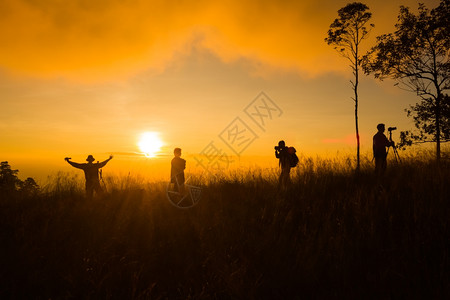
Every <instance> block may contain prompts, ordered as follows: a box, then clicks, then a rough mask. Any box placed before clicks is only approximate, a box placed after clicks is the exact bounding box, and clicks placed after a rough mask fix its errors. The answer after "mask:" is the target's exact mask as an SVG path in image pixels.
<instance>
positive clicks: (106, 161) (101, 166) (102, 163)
mask: <svg viewBox="0 0 450 300" xmlns="http://www.w3.org/2000/svg"><path fill="white" fill-rule="evenodd" d="M113 157H114V156H112V155H110V156H109V158H108V159H107V160H105V161H102V162H101V163H99V166H98V167H99V168H103V167H104V166H106V164H107V163H108V161H110V160H111V159H113Z"/></svg>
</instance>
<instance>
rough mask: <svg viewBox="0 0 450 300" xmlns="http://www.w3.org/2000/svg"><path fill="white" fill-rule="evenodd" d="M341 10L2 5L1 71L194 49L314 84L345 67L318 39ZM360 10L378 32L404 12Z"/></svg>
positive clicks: (13, 1)
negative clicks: (315, 78) (312, 78)
mask: <svg viewBox="0 0 450 300" xmlns="http://www.w3.org/2000/svg"><path fill="white" fill-rule="evenodd" d="M371 2H373V5H372V4H371ZM403 2H404V4H408V2H409V3H412V4H411V6H412V7H416V6H417V4H415V2H414V1H411V0H407V1H403ZM429 2H433V3H437V2H438V1H429ZM346 3H347V2H346V1H333V0H326V1H315V0H308V1H282V2H276V1H268V0H265V1H261V0H259V1H257V0H252V1H244V2H242V1H238V0H228V1H220V2H212V1H205V0H199V1H163V0H159V1H149V0H129V1H123V0H122V1H119V0H103V1H100V0H97V1H90V0H72V1H65V0H47V1H39V0H3V1H2V2H1V3H0V45H1V46H0V66H1V67H3V68H5V69H8V70H12V71H15V72H25V73H31V74H36V75H40V76H45V75H47V76H49V75H50V76H53V75H56V76H71V77H83V78H85V77H97V76H105V75H107V74H108V75H111V74H130V73H134V72H137V71H140V70H144V69H148V68H156V69H161V68H164V67H165V65H166V64H167V63H168V62H170V61H171V60H172V58H173V57H174V56H175V55H187V54H188V53H189V52H190V49H192V46H193V45H194V46H200V47H204V48H207V49H209V50H211V51H212V52H213V53H215V54H216V55H218V56H219V57H220V58H221V59H222V60H223V61H224V62H230V61H234V60H236V59H238V58H241V57H245V58H249V59H252V60H255V61H259V62H262V63H263V64H267V65H270V66H276V67H278V68H283V69H286V68H288V69H292V70H298V71H301V72H303V73H305V74H309V75H315V74H319V73H321V72H323V71H324V70H328V71H329V70H342V69H346V68H347V66H346V63H345V61H344V60H342V59H341V58H340V57H339V56H338V55H336V54H335V53H334V52H333V50H332V49H331V47H329V46H327V45H326V43H325V42H324V40H323V39H324V37H325V35H326V32H327V29H328V26H329V24H330V23H331V22H332V21H333V19H334V18H335V17H336V16H337V10H338V9H339V8H341V7H343V6H345V4H346ZM367 4H368V5H369V7H370V8H371V10H372V12H373V13H374V22H375V23H376V22H377V21H376V20H378V21H380V22H386V21H385V20H384V19H383V18H387V15H386V12H389V14H390V15H389V20H390V23H392V24H393V23H394V22H395V20H396V15H397V12H398V6H399V5H400V4H401V3H400V2H399V3H396V1H390V3H389V4H383V5H381V4H376V1H375V0H371V1H367ZM372 6H373V7H372ZM376 9H378V10H379V11H383V16H382V17H383V18H378V19H376V20H375V16H376V13H377V11H376ZM377 26H378V25H377Z"/></svg>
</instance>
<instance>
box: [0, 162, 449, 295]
mask: <svg viewBox="0 0 450 300" xmlns="http://www.w3.org/2000/svg"><path fill="white" fill-rule="evenodd" d="M291 178H292V184H291V186H290V187H289V188H288V189H287V190H280V189H278V187H277V180H278V178H277V173H276V172H275V171H271V172H269V171H265V170H258V169H252V170H242V171H239V172H230V173H229V174H227V175H220V176H210V177H207V176H193V177H191V179H190V184H192V185H195V186H197V187H199V188H201V198H200V200H199V202H198V204H197V205H195V206H193V207H192V208H189V209H179V208H177V207H175V206H174V205H172V204H171V203H170V202H169V200H168V198H167V193H166V189H167V183H165V182H147V181H145V180H142V179H140V178H137V177H136V178H135V177H133V176H132V175H131V176H128V177H126V178H105V181H106V185H107V188H108V192H107V193H106V194H105V195H103V196H101V197H94V198H93V199H86V198H85V197H84V191H83V185H82V184H83V182H82V180H81V179H82V178H81V177H73V176H68V175H64V174H60V175H59V176H57V177H55V178H52V180H51V181H50V182H51V183H50V184H48V185H46V186H43V187H41V190H40V191H39V192H38V193H34V194H23V193H3V194H1V195H0V249H1V255H0V266H1V268H0V298H1V299H450V196H449V195H450V164H449V162H448V161H443V162H442V163H441V165H440V166H437V165H436V164H435V163H434V162H433V161H432V160H428V159H426V158H425V157H410V158H407V159H404V160H403V162H402V163H399V164H395V163H393V162H390V164H389V165H388V169H387V171H386V174H385V176H384V177H382V178H378V177H376V176H375V174H374V172H373V166H372V164H371V162H370V161H369V160H366V161H365V162H363V165H362V169H361V171H360V172H359V173H355V172H354V171H353V169H352V167H351V162H350V161H345V160H341V161H334V160H326V159H310V158H302V159H301V161H300V165H299V166H298V167H297V168H295V169H293V170H292V172H291Z"/></svg>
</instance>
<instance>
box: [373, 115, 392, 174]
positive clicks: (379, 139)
mask: <svg viewBox="0 0 450 300" xmlns="http://www.w3.org/2000/svg"><path fill="white" fill-rule="evenodd" d="M377 129H378V132H377V133H376V134H375V135H374V136H373V157H374V159H375V173H376V174H377V175H383V174H384V172H385V171H386V167H387V161H386V158H387V151H386V147H390V146H393V145H394V142H390V141H389V140H388V138H387V137H386V135H385V134H384V131H385V130H386V128H385V125H384V124H383V123H380V124H378V125H377Z"/></svg>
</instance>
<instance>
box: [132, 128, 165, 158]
mask: <svg viewBox="0 0 450 300" xmlns="http://www.w3.org/2000/svg"><path fill="white" fill-rule="evenodd" d="M138 146H139V149H141V151H142V152H143V153H144V155H145V156H147V157H155V156H156V154H157V153H158V152H159V151H160V150H161V147H162V146H163V142H162V141H161V139H160V138H159V136H158V133H157V132H144V133H143V134H142V135H141V139H140V140H139V143H138Z"/></svg>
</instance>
